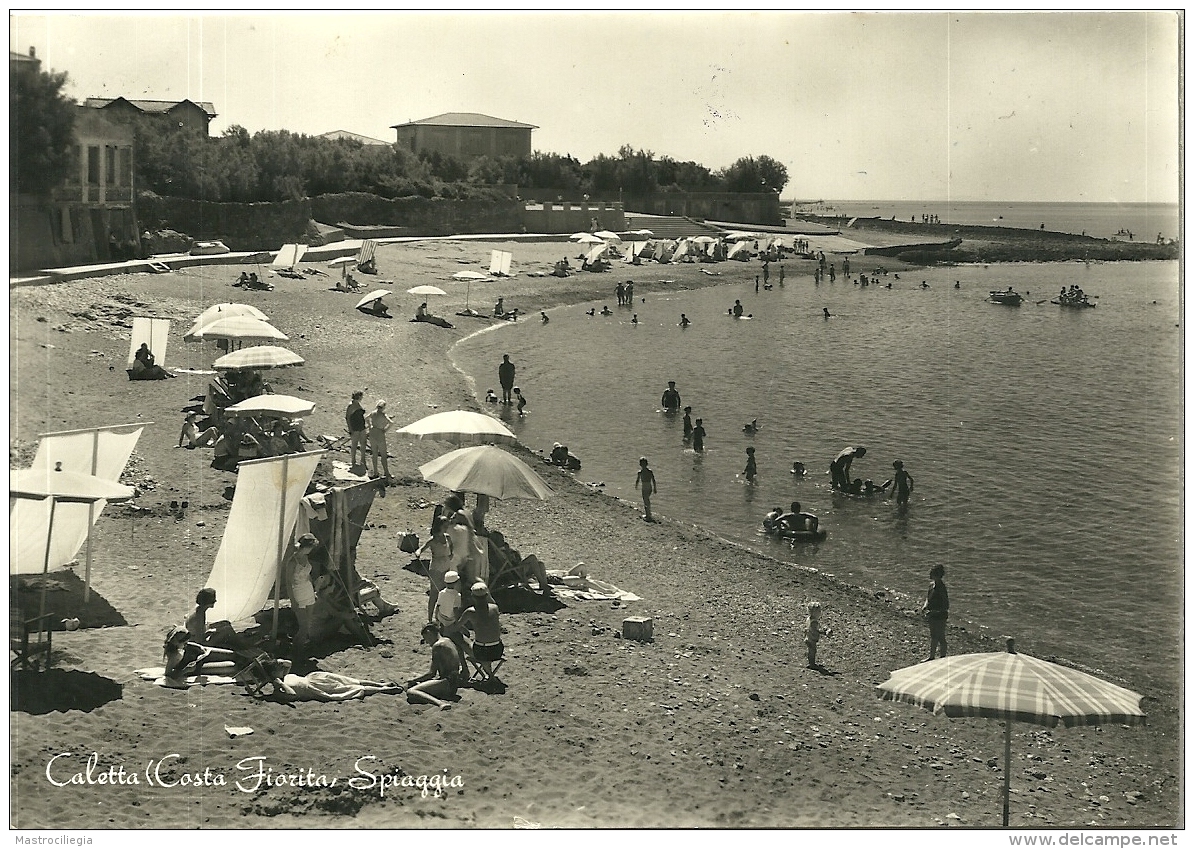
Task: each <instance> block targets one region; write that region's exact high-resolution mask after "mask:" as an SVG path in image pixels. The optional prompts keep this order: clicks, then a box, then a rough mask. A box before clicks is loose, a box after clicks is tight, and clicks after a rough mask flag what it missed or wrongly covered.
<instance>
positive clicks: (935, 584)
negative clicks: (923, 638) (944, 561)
mask: <svg viewBox="0 0 1194 849" xmlns="http://www.w3.org/2000/svg"><path fill="white" fill-rule="evenodd" d="M929 580H930V581H931V582H932V583H931V584H930V585H929V594H928V597H927V598H926V599H925V603H924V606H923V607H922V608H921V610H922V611H923V613H924V617H925V619H926V620H927V621H928V623H929V656H928V657H927V658H925V659H926V660H932V659H933V658H934V657H936V656H937V647H938V646H940V647H941V656H942V657H945V654H946V651H947V649H948V646H947V645H946V642H945V623H946V622H947V621H948V620H949V591H948V590H946V588H945V567H944V566H942V565H941V564H937V565H936V566H934V567H933V568H932V569H930V570H929Z"/></svg>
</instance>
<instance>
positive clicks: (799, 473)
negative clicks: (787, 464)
mask: <svg viewBox="0 0 1194 849" xmlns="http://www.w3.org/2000/svg"><path fill="white" fill-rule="evenodd" d="M792 474H794V475H795V476H796V477H798V478H802V477H804V463H801V462H799V461H797V460H793V461H792Z"/></svg>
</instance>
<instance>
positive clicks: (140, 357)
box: [133, 342, 154, 368]
mask: <svg viewBox="0 0 1194 849" xmlns="http://www.w3.org/2000/svg"><path fill="white" fill-rule="evenodd" d="M133 359H134V360H135V361H136V362H139V363H141V365H143V366H145V368H150V367H151V366H152V365H153V364H154V356H153V351H151V350H149V343H147V342H142V343H141V347H140V348H138V349H137V353H135V354H133Z"/></svg>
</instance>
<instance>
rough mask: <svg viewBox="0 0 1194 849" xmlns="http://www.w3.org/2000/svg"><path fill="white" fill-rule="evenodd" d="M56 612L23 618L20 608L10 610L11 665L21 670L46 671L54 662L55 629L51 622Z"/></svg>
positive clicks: (9, 645) (9, 644) (9, 646)
mask: <svg viewBox="0 0 1194 849" xmlns="http://www.w3.org/2000/svg"><path fill="white" fill-rule="evenodd" d="M55 615H56V614H53V613H45V614H42V615H41V616H34V617H33V618H32V619H22V618H21V616H22V614H21V611H20V609H19V608H13V609H10V610H9V618H8V621H9V640H8V648H9V651H10V652H11V653H12V663H11V667H12V668H13V669H20V670H25V671H27V670H33V671H34V672H36V671H38V663H39V662H40V663H41V671H42V672H45V671H46V670H47V669H49V668H50V667H51V666H52V665H53V663H54V660H53V652H54V630H53V628H52V627H51V626H50V623H51V622H52V621H53V620H54V617H55Z"/></svg>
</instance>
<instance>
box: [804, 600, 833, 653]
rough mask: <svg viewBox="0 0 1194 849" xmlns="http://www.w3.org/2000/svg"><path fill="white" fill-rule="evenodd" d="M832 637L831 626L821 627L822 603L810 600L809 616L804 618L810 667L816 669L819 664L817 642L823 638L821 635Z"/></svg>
mask: <svg viewBox="0 0 1194 849" xmlns="http://www.w3.org/2000/svg"><path fill="white" fill-rule="evenodd" d="M822 634H824V635H825V636H826V637H832V636H833V631H832V630H830V629H829V628H822V627H821V603H820V602H817V601H810V602H809V603H808V618H807V619H805V620H804V644H805V646H807V647H808V668H809V669H816V668H817V667H818V664H817V642H818V641H819V640H820V639H821V635H822Z"/></svg>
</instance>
